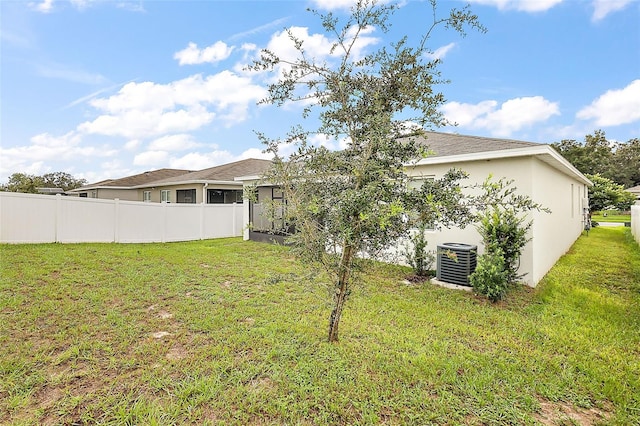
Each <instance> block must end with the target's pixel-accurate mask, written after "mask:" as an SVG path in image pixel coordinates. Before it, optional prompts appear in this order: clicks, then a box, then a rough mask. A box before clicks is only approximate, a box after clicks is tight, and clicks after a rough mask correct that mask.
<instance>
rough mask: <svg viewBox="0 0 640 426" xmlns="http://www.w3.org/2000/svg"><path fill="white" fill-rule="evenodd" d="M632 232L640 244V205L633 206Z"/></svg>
mask: <svg viewBox="0 0 640 426" xmlns="http://www.w3.org/2000/svg"><path fill="white" fill-rule="evenodd" d="M631 233H632V234H633V238H635V239H636V241H637V242H638V244H640V206H639V205H637V204H636V205H635V206H631Z"/></svg>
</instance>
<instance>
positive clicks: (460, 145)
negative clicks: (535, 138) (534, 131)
mask: <svg viewBox="0 0 640 426" xmlns="http://www.w3.org/2000/svg"><path fill="white" fill-rule="evenodd" d="M417 141H418V142H420V143H421V144H424V145H425V146H427V147H428V148H429V149H430V150H431V151H433V154H432V155H430V157H446V156H450V155H463V154H474V153H479V152H487V151H502V150H506V149H517V148H526V147H530V146H538V145H541V144H540V143H536V142H524V141H518V140H514V139H497V138H486V137H481V136H467V135H458V134H455V133H440V132H426V133H425V137H420V138H417Z"/></svg>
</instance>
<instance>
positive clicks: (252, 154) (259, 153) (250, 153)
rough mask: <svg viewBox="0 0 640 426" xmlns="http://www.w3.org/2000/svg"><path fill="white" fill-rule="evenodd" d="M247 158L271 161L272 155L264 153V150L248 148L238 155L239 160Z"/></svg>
mask: <svg viewBox="0 0 640 426" xmlns="http://www.w3.org/2000/svg"><path fill="white" fill-rule="evenodd" d="M247 158H261V159H263V160H271V159H272V158H273V154H270V153H268V152H264V150H262V149H260V148H249V149H247V150H246V151H244V152H243V153H242V154H240V155H239V158H238V159H239V160H245V159H247Z"/></svg>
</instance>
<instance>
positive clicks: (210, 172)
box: [145, 158, 271, 186]
mask: <svg viewBox="0 0 640 426" xmlns="http://www.w3.org/2000/svg"><path fill="white" fill-rule="evenodd" d="M270 166H271V160H260V159H257V158H248V159H246V160H240V161H236V162H233V163H227V164H222V165H220V166H215V167H210V168H208V169H204V170H198V171H196V172H190V173H186V174H182V175H180V176H176V177H171V178H167V179H161V180H157V181H153V182H147V183H145V184H149V185H151V184H153V186H160V185H167V184H177V183H181V182H193V181H229V182H234V178H236V177H240V176H247V175H259V174H261V173H263V172H264V171H266V170H267V169H268V168H269V167H270Z"/></svg>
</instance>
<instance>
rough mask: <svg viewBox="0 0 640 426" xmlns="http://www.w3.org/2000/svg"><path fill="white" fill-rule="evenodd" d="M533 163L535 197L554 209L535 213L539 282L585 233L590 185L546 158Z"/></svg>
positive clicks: (535, 277)
mask: <svg viewBox="0 0 640 426" xmlns="http://www.w3.org/2000/svg"><path fill="white" fill-rule="evenodd" d="M532 165H533V178H534V179H533V192H532V197H533V199H534V200H536V201H537V202H539V203H541V204H542V205H544V206H545V207H548V208H549V209H551V214H545V213H541V212H536V213H534V214H533V228H532V231H533V236H534V241H533V251H532V255H533V259H532V261H533V270H532V279H533V282H534V283H537V282H538V281H540V280H541V279H542V278H543V277H544V275H545V274H546V273H547V272H548V271H549V269H551V267H552V266H553V265H554V264H555V263H556V262H557V260H558V259H559V258H560V256H562V255H563V254H565V253H566V252H567V251H568V250H569V249H570V248H571V246H572V245H573V243H574V242H575V240H576V239H577V238H578V237H579V236H580V235H581V234H582V230H583V227H584V222H583V201H582V200H583V199H584V198H586V197H588V188H587V186H586V185H585V184H583V183H581V182H579V181H577V180H576V179H573V178H571V177H570V176H567V175H566V174H564V173H561V172H560V171H559V170H557V169H555V168H553V167H551V166H549V165H548V164H546V163H544V162H542V161H539V160H537V159H534V160H533V162H532ZM587 205H588V204H587Z"/></svg>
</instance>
